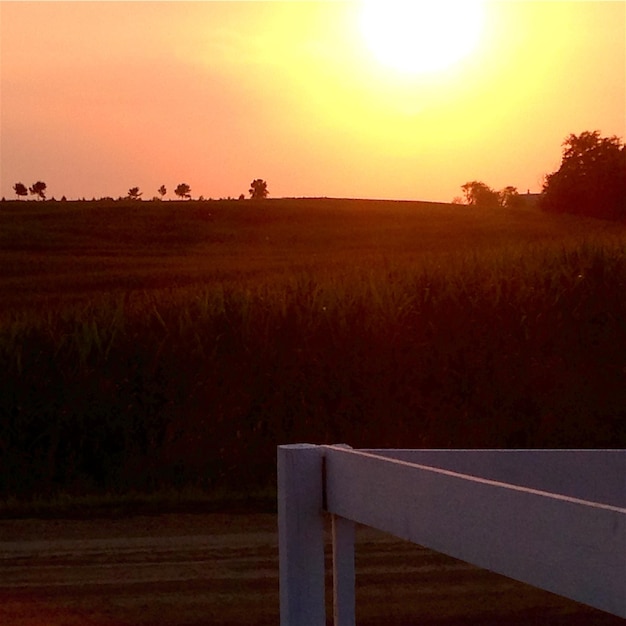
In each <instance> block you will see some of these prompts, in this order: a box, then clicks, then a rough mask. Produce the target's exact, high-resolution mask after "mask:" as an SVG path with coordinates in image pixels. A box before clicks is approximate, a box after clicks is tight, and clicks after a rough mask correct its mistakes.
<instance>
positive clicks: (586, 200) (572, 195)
mask: <svg viewBox="0 0 626 626" xmlns="http://www.w3.org/2000/svg"><path fill="white" fill-rule="evenodd" d="M542 192H543V194H542V198H541V207H542V208H543V209H545V210H546V211H557V212H565V213H576V214H579V215H590V216H594V217H605V218H624V217H626V146H625V145H624V144H623V143H622V142H621V141H620V139H619V138H618V137H616V136H613V137H601V136H600V131H598V130H596V131H593V132H590V131H584V132H582V133H581V134H580V135H574V134H571V135H569V136H568V137H567V138H566V139H565V141H564V142H563V157H562V160H561V166H560V167H559V169H558V170H557V171H556V172H553V173H552V174H548V176H546V179H545V182H544V184H543V189H542Z"/></svg>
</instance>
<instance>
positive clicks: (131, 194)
mask: <svg viewBox="0 0 626 626" xmlns="http://www.w3.org/2000/svg"><path fill="white" fill-rule="evenodd" d="M141 195H142V193H141V192H140V191H139V187H131V188H130V189H129V190H128V199H129V200H139V198H140V197H141Z"/></svg>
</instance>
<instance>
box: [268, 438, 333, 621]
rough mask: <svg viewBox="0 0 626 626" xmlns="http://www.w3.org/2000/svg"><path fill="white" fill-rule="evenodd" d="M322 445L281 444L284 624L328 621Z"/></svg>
mask: <svg viewBox="0 0 626 626" xmlns="http://www.w3.org/2000/svg"><path fill="white" fill-rule="evenodd" d="M323 455H324V452H323V450H322V448H320V447H318V446H314V445H310V444H293V445H284V446H279V447H278V467H277V470H278V557H279V566H280V575H279V580H280V624H281V626H324V625H325V624H326V607H325V599H324V575H325V569H324V517H323V513H322V506H323V490H324V487H323V478H322V463H323Z"/></svg>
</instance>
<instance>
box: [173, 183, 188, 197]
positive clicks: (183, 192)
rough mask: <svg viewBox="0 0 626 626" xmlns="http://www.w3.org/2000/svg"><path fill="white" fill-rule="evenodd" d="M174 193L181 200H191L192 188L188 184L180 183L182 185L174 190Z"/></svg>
mask: <svg viewBox="0 0 626 626" xmlns="http://www.w3.org/2000/svg"><path fill="white" fill-rule="evenodd" d="M174 193H175V194H176V195H177V196H179V197H180V198H187V199H188V200H191V187H190V186H189V185H188V184H187V183H180V185H178V187H176V189H174Z"/></svg>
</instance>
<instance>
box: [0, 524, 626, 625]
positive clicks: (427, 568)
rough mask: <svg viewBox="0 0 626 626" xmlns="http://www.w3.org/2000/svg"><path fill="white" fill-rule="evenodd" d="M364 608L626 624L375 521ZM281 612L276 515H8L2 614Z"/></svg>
mask: <svg viewBox="0 0 626 626" xmlns="http://www.w3.org/2000/svg"><path fill="white" fill-rule="evenodd" d="M329 615H332V611H329ZM357 620H358V624H360V625H361V626H373V625H374V624H384V625H385V626H400V625H403V626H404V625H406V626H408V625H411V624H415V625H417V624H419V625H421V626H424V625H426V626H452V625H453V624H454V625H457V624H458V625H465V626H470V625H471V626H478V625H480V626H495V625H496V624H498V626H521V625H524V626H527V625H529V624H530V625H535V624H536V625H538V626H539V625H541V626H565V625H566V624H567V626H573V625H578V626H583V625H585V626H587V625H591V626H624V621H623V620H621V619H618V618H616V617H613V616H610V615H607V614H604V613H601V612H599V611H594V610H592V609H590V608H588V607H585V606H582V605H579V604H576V603H574V602H570V601H568V600H565V599H562V598H559V597H557V596H554V595H552V594H549V593H547V592H543V591H540V590H536V589H533V588H532V587H529V586H527V585H522V584H520V583H516V582H513V581H511V580H509V579H506V578H504V577H501V576H497V575H495V574H491V573H489V572H485V571H483V570H479V569H477V568H473V567H471V566H469V565H466V564H464V563H461V562H459V561H455V560H453V559H450V558H448V557H444V556H442V555H439V554H436V553H433V552H431V551H428V550H425V549H423V548H420V547H419V546H415V545H412V544H408V543H406V542H403V541H399V540H396V539H394V538H391V537H389V536H386V535H384V534H382V533H378V532H377V531H373V530H371V529H364V528H359V529H358V531H357ZM278 621H279V618H278V555H277V536H276V517H275V516H274V515H269V514H267V515H257V514H255V515H243V514H237V515H219V514H210V515H160V516H143V517H142V516H137V517H130V518H124V519H101V520H80V521H77V520H74V521H72V520H49V521H46V520H5V521H0V624H2V625H3V626H157V625H159V626H200V625H211V624H219V625H223V626H243V625H258V626H266V625H267V626H269V625H272V626H277V625H278Z"/></svg>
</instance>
